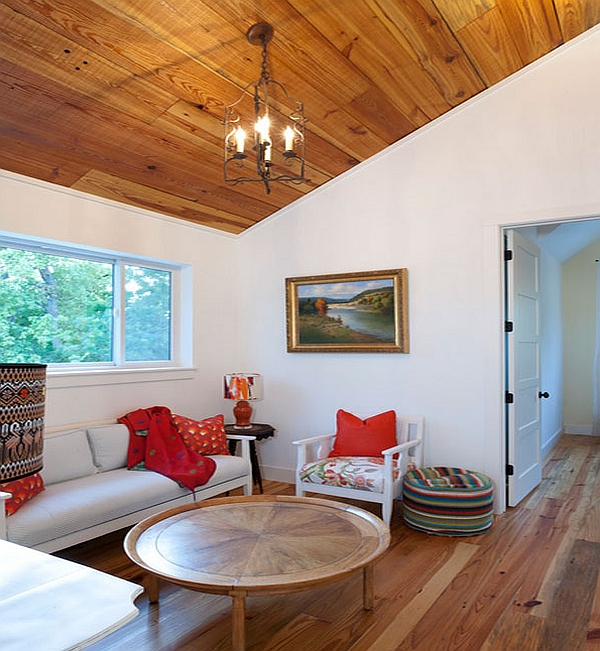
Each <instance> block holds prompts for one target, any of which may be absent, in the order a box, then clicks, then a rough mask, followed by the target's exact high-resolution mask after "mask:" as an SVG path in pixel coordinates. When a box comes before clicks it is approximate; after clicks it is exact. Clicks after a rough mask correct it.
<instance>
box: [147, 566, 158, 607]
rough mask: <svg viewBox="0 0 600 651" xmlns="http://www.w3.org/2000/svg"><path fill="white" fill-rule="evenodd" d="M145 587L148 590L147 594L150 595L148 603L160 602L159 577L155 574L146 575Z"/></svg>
mask: <svg viewBox="0 0 600 651" xmlns="http://www.w3.org/2000/svg"><path fill="white" fill-rule="evenodd" d="M144 587H145V588H146V594H147V595H148V601H149V602H150V603H151V604H155V603H157V601H158V590H159V588H158V577H157V576H156V575H155V574H150V572H148V573H147V574H146V577H145V580H144Z"/></svg>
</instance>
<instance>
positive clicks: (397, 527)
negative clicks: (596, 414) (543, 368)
mask: <svg viewBox="0 0 600 651" xmlns="http://www.w3.org/2000/svg"><path fill="white" fill-rule="evenodd" d="M265 492H266V493H270V494H286V495H291V494H293V487H292V486H291V485H289V484H279V483H274V482H266V483H265ZM356 504H357V505H360V506H363V507H364V508H367V509H369V510H372V511H373V512H377V509H376V507H372V508H371V507H369V506H368V505H365V504H364V503H356ZM391 530H392V544H391V546H390V548H389V549H388V551H387V552H386V554H385V555H384V556H383V557H382V559H381V560H380V561H379V562H378V563H377V565H376V567H375V595H376V596H375V610H374V611H373V612H366V611H364V610H363V609H362V590H361V585H362V584H361V575H360V573H358V574H357V575H355V576H352V577H350V578H347V579H344V580H342V581H340V582H338V583H336V584H333V585H331V586H327V587H325V588H318V589H314V590H309V591H306V592H302V593H298V594H289V595H282V596H274V597H253V598H250V599H248V600H247V621H246V639H247V650H248V651H298V650H299V649H302V650H303V651H367V650H370V651H409V650H411V651H455V650H456V651H459V650H460V651H507V650H513V649H514V650H515V651H517V650H518V651H595V650H600V577H599V572H598V569H599V566H600V442H599V441H598V440H597V439H595V438H592V437H589V436H573V435H566V436H563V437H562V438H561V440H560V442H559V443H558V445H557V446H556V447H555V448H554V450H553V451H552V453H551V454H550V455H549V457H548V459H547V460H546V463H545V467H544V476H543V481H542V483H541V485H540V486H539V488H538V489H536V490H535V491H534V492H533V493H532V494H531V495H529V496H528V497H527V498H526V500H525V501H524V502H523V503H522V504H521V505H519V506H518V507H517V508H514V509H509V510H508V512H507V513H505V514H503V515H502V516H498V517H496V519H495V523H494V526H493V528H492V530H491V531H490V532H488V533H486V534H484V535H481V536H472V537H468V538H447V537H436V536H428V535H426V534H422V533H419V532H416V531H413V530H411V529H409V528H408V527H406V526H405V525H404V524H403V522H402V518H401V504H399V503H398V504H397V505H396V507H395V511H394V517H393V519H392V526H391ZM122 539H123V532H118V533H116V534H111V535H109V536H104V537H103V538H99V539H97V540H95V541H91V542H89V543H84V544H82V545H77V546H76V547H72V548H70V549H68V550H63V551H62V552H59V553H58V554H59V555H61V556H63V557H65V558H69V559H71V560H75V561H78V562H81V563H84V564H86V565H91V566H92V567H95V568H98V569H100V570H104V571H106V572H111V573H113V574H116V575H118V576H121V577H123V578H126V579H129V580H132V581H140V582H141V581H142V579H143V577H142V576H141V574H140V572H139V571H138V570H137V569H136V568H135V567H134V566H133V565H132V564H131V563H130V562H129V561H128V560H127V558H126V557H125V555H124V553H123V552H122ZM82 598H85V595H82ZM137 606H138V607H139V609H140V614H139V615H138V617H137V618H136V619H135V620H133V621H132V622H130V623H129V624H127V625H126V626H124V627H123V628H121V629H120V630H119V631H117V632H115V633H113V634H111V635H110V636H108V637H107V638H105V639H104V640H101V641H99V642H97V643H96V644H94V645H92V646H91V647H89V648H90V651H108V650H110V651H120V650H122V651H125V650H127V651H142V650H143V651H175V650H177V651H192V650H193V651H221V650H228V649H230V648H231V600H230V599H229V598H228V597H221V596H213V595H203V594H200V593H196V592H191V591H187V590H184V589H181V588H176V587H173V586H169V585H166V584H165V585H164V586H163V588H162V590H161V599H160V603H159V604H153V605H150V604H149V603H148V600H147V598H146V596H145V595H142V596H141V597H139V598H138V601H137Z"/></svg>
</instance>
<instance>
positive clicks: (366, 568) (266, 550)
mask: <svg viewBox="0 0 600 651" xmlns="http://www.w3.org/2000/svg"><path fill="white" fill-rule="evenodd" d="M389 543H390V533H389V529H388V527H387V526H386V525H385V524H384V522H383V521H382V520H380V519H379V518H377V517H375V516H374V515H371V514H370V513H368V512H367V511H363V510H362V509H359V508H355V507H353V506H349V505H347V504H342V503H340V502H334V501H330V500H324V499H315V498H310V497H287V496H282V495H281V496H280V495H276V496H269V495H256V496H249V497H226V498H218V499H212V500H206V501H203V502H199V503H197V504H190V505H186V506H182V507H179V508H175V509H171V510H169V511H165V512H164V513H159V514H157V515H154V516H151V517H149V518H147V519H146V520H143V521H142V522H140V523H139V524H137V525H136V526H135V527H133V529H131V531H130V532H129V533H128V534H127V537H126V538H125V542H124V546H125V551H126V553H127V555H128V556H129V558H130V559H131V560H132V561H133V562H134V563H136V564H137V565H139V566H140V567H142V568H143V569H145V570H147V571H148V572H149V576H150V577H152V580H151V581H150V582H149V583H148V586H147V588H148V597H149V599H150V601H157V600H158V579H159V578H160V579H164V580H166V581H169V582H170V583H175V584H177V585H180V586H183V587H185V588H189V589H190V590H197V591H198V592H207V593H210V594H226V595H229V596H231V597H232V599H233V612H232V618H233V649H234V651H243V650H244V648H245V625H244V619H245V610H246V596H248V595H260V594H262V595H267V594H283V593H287V592H298V591H301V590H306V589H308V588H312V587H315V586H317V585H324V584H328V583H332V582H334V581H338V580H340V579H342V578H344V577H346V576H348V575H349V574H351V573H352V572H355V571H356V570H358V569H361V568H362V569H363V573H364V579H363V606H364V608H365V609H366V610H371V609H372V608H373V562H374V561H375V560H376V559H377V558H378V557H379V556H380V555H381V554H382V553H383V552H384V551H385V550H386V549H387V547H388V545H389Z"/></svg>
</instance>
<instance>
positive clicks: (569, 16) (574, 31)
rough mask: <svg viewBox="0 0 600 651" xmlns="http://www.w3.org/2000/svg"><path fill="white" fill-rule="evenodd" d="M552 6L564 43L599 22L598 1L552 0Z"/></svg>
mask: <svg viewBox="0 0 600 651" xmlns="http://www.w3.org/2000/svg"><path fill="white" fill-rule="evenodd" d="M554 5H555V6H556V14H557V16H558V22H559V23H560V28H561V30H562V34H563V37H564V40H565V41H568V40H570V39H572V38H575V37H576V36H579V34H582V33H583V32H585V30H587V29H589V28H590V27H593V26H594V25H597V24H598V23H599V22H600V2H598V0H576V1H574V0H554Z"/></svg>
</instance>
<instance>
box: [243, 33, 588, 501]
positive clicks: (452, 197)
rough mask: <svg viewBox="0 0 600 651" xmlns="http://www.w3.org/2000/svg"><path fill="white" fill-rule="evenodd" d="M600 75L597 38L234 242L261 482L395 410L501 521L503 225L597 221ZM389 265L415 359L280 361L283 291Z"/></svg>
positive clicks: (305, 356) (565, 50) (287, 357)
mask: <svg viewBox="0 0 600 651" xmlns="http://www.w3.org/2000/svg"><path fill="white" fill-rule="evenodd" d="M599 66H600V32H599V31H598V29H595V30H591V31H590V32H588V33H587V34H586V35H584V37H583V38H580V39H578V40H577V41H576V42H571V43H570V44H568V45H566V46H564V47H562V48H560V49H559V50H558V51H556V52H555V53H553V54H551V55H550V56H548V57H546V58H545V59H543V60H542V61H540V62H538V63H536V64H533V65H531V66H529V67H528V68H527V69H526V70H525V71H523V72H521V73H519V74H517V75H515V76H514V77H513V78H511V79H510V80H508V81H506V82H504V83H502V84H499V85H498V86H496V87H494V88H493V89H491V90H490V91H488V92H486V93H482V94H481V95H480V96H478V97H477V98H475V99H474V100H471V101H469V102H468V103H466V104H465V105H463V106H461V107H459V108H457V109H455V110H454V111H452V112H451V113H450V114H448V115H446V116H445V117H443V118H441V119H439V120H437V121H436V122H434V123H433V124H432V125H430V126H429V127H427V128H424V129H421V130H420V131H419V132H418V133H417V134H415V135H414V136H412V137H409V138H406V139H404V140H403V141H402V142H400V143H398V144H397V145H395V146H392V147H390V148H389V149H388V150H386V151H385V152H383V153H382V154H380V155H378V156H376V157H374V158H372V159H370V160H369V161H367V162H366V163H363V164H361V165H359V166H358V167H356V168H355V169H353V170H352V171H350V172H349V173H346V174H345V175H343V176H342V177H340V178H338V179H336V180H335V181H333V182H331V183H328V184H327V185H325V186H323V187H322V188H321V189H319V190H317V191H315V192H313V193H311V194H310V195H308V196H307V197H305V198H304V199H302V200H301V201H299V202H296V203H295V204H294V205H292V206H290V207H289V208H288V209H286V210H283V211H281V212H280V213H279V214H278V215H276V216H275V217H274V218H271V219H270V220H267V221H266V222H263V223H262V224H260V225H259V226H258V227H255V228H253V229H251V230H250V231H249V232H247V233H246V234H244V235H243V236H242V237H241V238H240V258H239V260H240V268H241V270H242V273H241V274H240V278H241V287H240V289H241V290H242V291H241V293H240V296H239V300H240V312H241V313H242V314H249V315H250V314H252V318H250V319H249V320H248V322H247V323H246V327H245V331H244V337H245V341H244V343H243V347H245V348H246V349H247V350H248V355H249V362H250V364H251V366H252V370H254V371H260V372H261V373H263V374H264V378H265V391H264V394H265V398H264V402H263V403H261V408H260V409H261V415H262V414H264V419H268V420H269V421H270V422H272V424H273V425H274V426H276V427H277V430H278V433H277V438H276V439H272V440H269V441H265V442H263V443H261V446H260V450H261V455H262V461H263V467H265V469H266V474H267V476H271V477H273V478H284V477H289V469H290V468H292V467H293V464H294V451H293V447H292V445H291V442H292V441H293V440H294V439H296V438H300V437H303V436H308V435H313V434H318V433H323V432H326V431H329V430H332V428H333V427H334V418H335V412H336V410H337V409H338V408H340V407H341V408H345V409H348V410H350V411H353V412H355V413H357V414H360V415H363V416H368V415H370V414H373V413H376V412H377V411H379V410H382V409H388V408H390V407H394V408H396V409H397V410H398V412H401V413H412V414H422V415H424V416H425V418H426V432H427V445H426V458H427V461H428V462H429V463H432V464H456V465H464V466H469V467H472V468H474V469H479V470H482V471H484V472H488V473H489V474H491V475H492V477H493V478H494V480H495V481H496V483H497V487H498V491H497V497H498V498H499V500H498V506H499V508H503V504H504V499H503V497H504V496H503V491H502V486H503V481H504V480H503V463H504V458H503V454H504V442H503V441H504V439H503V421H502V419H503V405H502V402H501V400H502V395H503V378H502V369H503V366H502V355H503V347H502V332H501V323H502V273H501V261H500V248H501V237H500V232H501V229H500V227H501V225H510V224H515V225H518V224H526V223H532V222H535V221H548V220H554V219H557V220H559V219H565V218H569V217H580V216H585V215H592V214H598V211H599V210H600V184H599V183H598V176H597V170H598V168H599V166H600V125H599V123H598V119H597V105H598V102H599V101H600V87H599V86H598V85H597V84H593V83H590V79H593V78H594V77H595V75H596V71H597V70H598V67H599ZM274 191H276V190H274ZM390 267H407V268H408V270H409V288H410V289H409V292H410V337H411V352H410V354H408V355H388V354H380V355H375V354H367V355H364V354H314V353H313V354H309V353H302V354H301V353H287V352H286V346H285V302H284V279H285V278H286V277H289V276H302V275H312V274H320V273H331V272H343V271H365V270H373V269H385V268H390ZM250 268H251V269H252V273H244V271H243V270H244V269H250Z"/></svg>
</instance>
